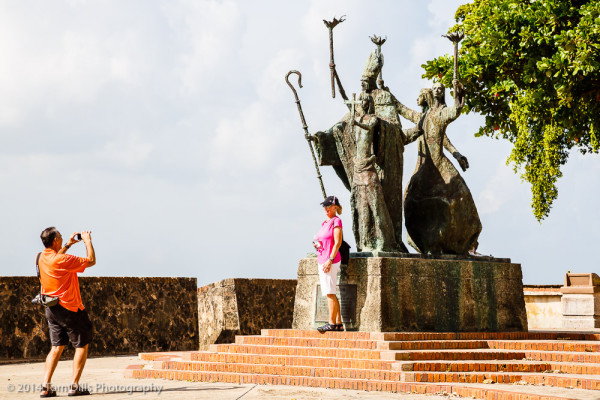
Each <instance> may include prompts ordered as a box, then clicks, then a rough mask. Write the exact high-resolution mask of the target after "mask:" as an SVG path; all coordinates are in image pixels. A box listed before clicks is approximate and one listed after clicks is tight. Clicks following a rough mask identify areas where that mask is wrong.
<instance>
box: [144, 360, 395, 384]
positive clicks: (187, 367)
mask: <svg viewBox="0 0 600 400" xmlns="http://www.w3.org/2000/svg"><path fill="white" fill-rule="evenodd" d="M153 369H155V370H172V371H200V372H224V373H225V372H227V373H235V374H260V375H282V376H308V377H317V378H343V379H369V380H376V381H398V382H402V381H404V372H403V371H399V370H398V371H391V370H387V371H384V370H378V369H355V368H338V367H305V366H294V365H272V364H242V363H218V362H217V363H211V362H199V361H153Z"/></svg>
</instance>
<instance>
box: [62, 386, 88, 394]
mask: <svg viewBox="0 0 600 400" xmlns="http://www.w3.org/2000/svg"><path fill="white" fill-rule="evenodd" d="M88 394H90V391H89V390H87V389H81V386H79V385H75V384H73V385H71V390H69V394H68V395H67V396H87V395H88Z"/></svg>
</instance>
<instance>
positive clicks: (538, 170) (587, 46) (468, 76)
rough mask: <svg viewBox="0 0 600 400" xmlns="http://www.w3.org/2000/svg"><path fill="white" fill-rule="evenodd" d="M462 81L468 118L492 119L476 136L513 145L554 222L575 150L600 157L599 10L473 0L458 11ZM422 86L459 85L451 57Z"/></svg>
mask: <svg viewBox="0 0 600 400" xmlns="http://www.w3.org/2000/svg"><path fill="white" fill-rule="evenodd" d="M455 18H456V21H457V24H456V25H455V26H454V27H453V28H451V29H450V30H451V31H459V30H461V31H463V32H464V33H465V39H464V40H463V41H462V42H461V47H460V51H459V74H460V80H461V82H463V83H464V85H465V86H466V106H465V108H464V111H463V112H465V113H469V112H472V111H475V112H478V113H480V114H482V115H484V116H485V125H484V126H482V127H480V129H479V131H478V132H477V133H475V136H490V137H494V138H497V139H498V138H501V139H507V140H510V142H511V143H512V144H513V149H512V152H511V154H510V156H509V157H508V160H507V163H509V164H512V165H513V168H514V171H515V173H519V174H520V175H521V178H522V179H524V180H526V181H528V182H529V183H530V184H531V191H532V204H531V205H532V208H533V213H534V215H535V217H536V218H537V220H538V221H541V220H542V219H544V218H546V217H547V216H548V215H549V213H550V209H551V207H552V202H553V201H554V200H555V199H556V197H557V196H558V190H557V188H556V182H557V179H558V178H560V177H561V176H562V173H561V167H562V166H563V165H564V164H565V163H566V162H567V159H568V157H569V153H570V150H571V149H573V148H575V149H577V150H579V151H580V152H581V153H584V154H585V153H588V152H593V153H598V150H599V149H600V1H598V0H587V1H586V0H570V1H569V0H475V1H473V2H472V3H469V4H466V5H463V6H460V7H459V8H458V10H457V11H456V15H455ZM423 68H424V69H425V74H424V75H423V77H425V78H428V79H431V78H434V79H436V80H440V81H442V82H443V83H444V84H446V86H449V85H450V84H451V82H452V69H453V59H452V56H448V55H446V56H442V57H439V58H437V59H434V60H431V61H428V62H427V63H426V64H424V65H423Z"/></svg>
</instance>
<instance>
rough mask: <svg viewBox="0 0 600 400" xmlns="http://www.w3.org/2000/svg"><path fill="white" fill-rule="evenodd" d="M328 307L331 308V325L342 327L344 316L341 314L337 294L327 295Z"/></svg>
mask: <svg viewBox="0 0 600 400" xmlns="http://www.w3.org/2000/svg"><path fill="white" fill-rule="evenodd" d="M327 305H328V306H329V323H330V324H332V325H340V324H341V323H342V314H341V313H340V302H339V300H338V298H337V296H336V295H335V294H328V295H327Z"/></svg>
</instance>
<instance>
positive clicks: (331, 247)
mask: <svg viewBox="0 0 600 400" xmlns="http://www.w3.org/2000/svg"><path fill="white" fill-rule="evenodd" d="M321 205H322V206H323V209H324V210H325V214H326V215H327V219H326V220H325V221H323V223H322V224H321V229H320V230H319V233H317V235H316V236H315V240H314V242H313V245H314V246H315V249H316V250H317V263H318V265H319V268H318V270H319V278H320V281H321V293H322V294H323V296H327V303H328V305H329V323H327V324H325V325H323V326H321V327H319V328H317V330H318V331H319V332H321V333H324V332H327V331H343V330H344V325H343V324H342V315H341V314H340V302H339V301H338V298H337V296H336V295H335V293H336V287H337V273H338V271H339V270H340V264H341V263H342V257H341V256H340V252H339V249H340V245H341V244H342V220H341V219H340V218H339V217H338V216H337V215H336V214H341V213H342V206H341V205H340V201H339V200H338V198H337V197H335V196H329V197H328V198H326V199H325V201H323V202H322V203H321Z"/></svg>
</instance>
